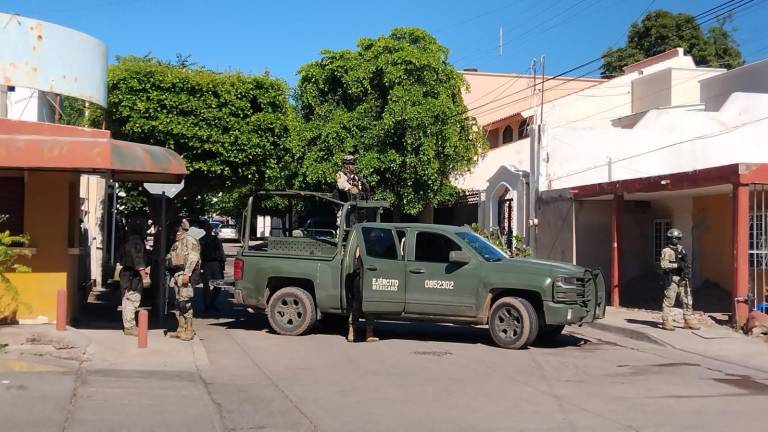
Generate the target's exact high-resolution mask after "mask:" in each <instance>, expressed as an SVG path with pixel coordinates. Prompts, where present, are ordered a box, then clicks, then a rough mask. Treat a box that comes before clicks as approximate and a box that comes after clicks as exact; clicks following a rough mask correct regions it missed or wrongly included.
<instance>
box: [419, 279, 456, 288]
mask: <svg viewBox="0 0 768 432" xmlns="http://www.w3.org/2000/svg"><path fill="white" fill-rule="evenodd" d="M424 288H434V289H446V290H452V289H453V281H441V280H425V281H424Z"/></svg>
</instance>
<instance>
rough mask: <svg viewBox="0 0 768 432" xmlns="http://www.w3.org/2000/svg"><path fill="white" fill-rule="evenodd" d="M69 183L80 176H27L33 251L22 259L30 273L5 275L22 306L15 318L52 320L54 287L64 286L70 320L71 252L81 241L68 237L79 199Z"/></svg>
mask: <svg viewBox="0 0 768 432" xmlns="http://www.w3.org/2000/svg"><path fill="white" fill-rule="evenodd" d="M72 185H79V174H76V173H66V172H28V173H27V174H26V188H25V192H24V231H25V232H26V233H27V234H28V235H29V236H30V245H29V246H30V247H31V248H34V249H35V250H36V251H35V254H34V255H33V256H32V258H30V259H28V260H23V261H22V262H21V263H22V264H26V265H28V266H30V267H31V268H32V273H27V274H9V275H8V276H9V278H10V279H11V280H12V281H13V282H14V284H15V285H16V287H17V288H18V289H19V292H20V294H21V300H22V303H23V304H24V305H23V306H24V307H21V308H19V311H18V315H17V318H18V319H19V320H24V319H36V318H39V317H45V318H47V319H48V320H49V321H55V319H56V291H57V290H59V289H61V288H66V289H67V293H68V298H69V302H68V303H69V315H68V317H69V319H71V318H72V317H73V316H74V314H75V313H76V311H77V309H76V308H77V301H76V299H77V255H70V254H69V250H70V248H74V247H77V246H78V245H77V242H78V241H79V239H78V236H77V235H74V236H71V235H70V231H71V230H72V229H74V228H76V227H77V223H76V219H75V221H73V220H72V215H73V214H74V215H75V216H76V211H77V209H78V208H79V199H78V194H77V188H76V187H75V188H73V187H72ZM73 191H74V194H73ZM73 195H74V196H73ZM73 210H74V211H73Z"/></svg>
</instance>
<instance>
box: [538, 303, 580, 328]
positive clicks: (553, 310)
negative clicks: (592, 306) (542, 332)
mask: <svg viewBox="0 0 768 432" xmlns="http://www.w3.org/2000/svg"><path fill="white" fill-rule="evenodd" d="M588 315H589V310H588V309H587V308H585V307H582V306H581V305H579V304H565V303H554V302H544V317H545V321H546V323H547V324H551V325H569V324H579V323H581V322H583V321H584V319H585V318H587V316H588Z"/></svg>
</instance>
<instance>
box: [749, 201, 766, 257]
mask: <svg viewBox="0 0 768 432" xmlns="http://www.w3.org/2000/svg"><path fill="white" fill-rule="evenodd" d="M766 218H768V215H766V213H765V212H758V213H751V214H750V215H749V268H751V269H755V268H759V269H764V268H766V267H768V238H767V237H768V232H767V231H766V229H767V228H768V226H766Z"/></svg>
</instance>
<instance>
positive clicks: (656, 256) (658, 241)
mask: <svg viewBox="0 0 768 432" xmlns="http://www.w3.org/2000/svg"><path fill="white" fill-rule="evenodd" d="M670 229H672V220H671V219H656V220H654V221H653V262H654V263H658V262H659V261H660V260H661V250H662V249H664V246H666V245H667V231H669V230H670Z"/></svg>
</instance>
